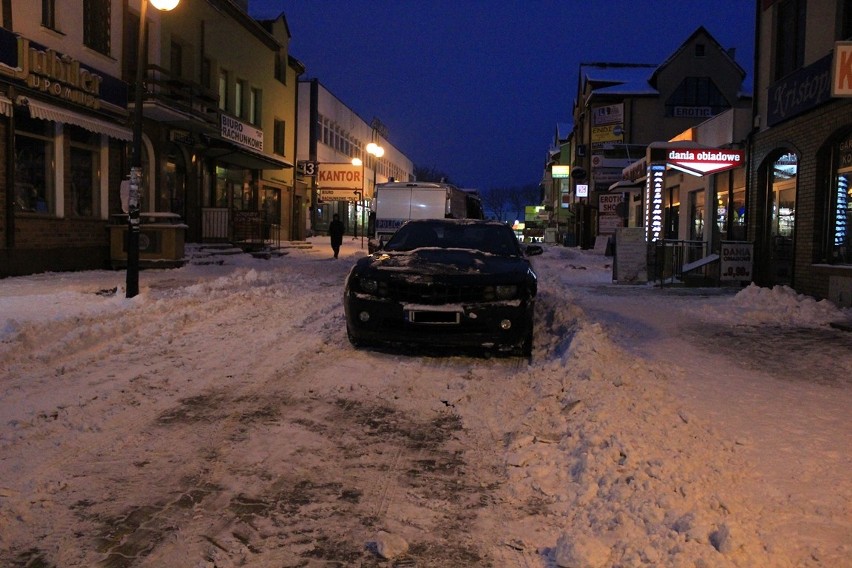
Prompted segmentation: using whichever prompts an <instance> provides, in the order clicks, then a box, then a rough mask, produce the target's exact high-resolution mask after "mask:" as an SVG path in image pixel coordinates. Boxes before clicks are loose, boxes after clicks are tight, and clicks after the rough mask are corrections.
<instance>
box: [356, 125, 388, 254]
mask: <svg viewBox="0 0 852 568" xmlns="http://www.w3.org/2000/svg"><path fill="white" fill-rule="evenodd" d="M367 153H368V154H370V155H371V156H373V196H375V195H376V170H377V169H378V168H377V167H376V166H377V163H376V161H377V160H378V159H379V158H381V157H382V156H384V155H385V149H384V148H382V147H381V146H379V145H378V144H376V143H375V142H370V143H369V144H367ZM361 248H364V247H363V246H362V247H361Z"/></svg>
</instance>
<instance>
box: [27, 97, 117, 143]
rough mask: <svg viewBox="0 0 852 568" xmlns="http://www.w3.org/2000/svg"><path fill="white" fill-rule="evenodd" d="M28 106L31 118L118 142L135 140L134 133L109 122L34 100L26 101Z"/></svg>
mask: <svg viewBox="0 0 852 568" xmlns="http://www.w3.org/2000/svg"><path fill="white" fill-rule="evenodd" d="M26 105H27V107H28V108H29V109H30V116H32V117H33V118H40V119H41V120H52V121H54V122H64V123H66V124H73V125H75V126H79V127H81V128H85V129H86V130H88V131H90V132H95V133H97V134H106V135H107V136H109V137H111V138H117V139H118V140H133V131H132V130H130V129H129V128H126V127H124V126H121V125H119V124H114V123H111V122H107V121H105V120H101V119H99V118H95V117H93V116H86V115H84V114H80V113H77V112H73V111H70V110H67V109H64V108H60V107H58V106H54V105H52V104H48V103H45V102H41V101H36V100H33V99H26Z"/></svg>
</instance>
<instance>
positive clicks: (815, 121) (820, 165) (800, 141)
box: [748, 99, 852, 298]
mask: <svg viewBox="0 0 852 568" xmlns="http://www.w3.org/2000/svg"><path fill="white" fill-rule="evenodd" d="M849 130H852V99H842V100H836V101H832V102H831V103H828V104H826V105H823V106H821V107H819V108H818V109H816V110H813V111H811V112H808V113H807V114H804V115H802V116H799V117H796V118H793V119H791V120H789V121H787V122H785V123H783V124H780V125H777V126H774V127H772V128H770V129H768V130H766V131H764V132H760V133H758V134H757V135H756V136H755V140H754V145H753V149H752V150H753V151H752V154H751V155H750V156H749V159H750V160H751V164H752V168H751V175H750V177H749V180H748V181H749V190H748V192H749V196H748V208H749V209H748V210H749V239H751V240H754V241H755V243H757V246H758V250H759V251H760V255H759V257H758V258H757V263H758V266H757V270H756V272H757V281H758V283H760V284H764V285H766V284H771V283H772V281H771V278H770V275H769V274H768V271H769V268H768V259H767V252H768V243H766V242H761V241H763V240H765V239H763V237H764V231H765V223H766V221H767V215H766V211H765V209H766V208H765V206H764V204H765V200H766V179H767V178H766V172H765V167H766V166H767V164H764V162H767V161H768V160H769V159H770V156H772V157H773V158H774V156H773V154H774V153H775V152H777V151H778V150H779V149H782V148H783V149H786V150H790V151H794V152H795V153H796V154H798V156H799V163H798V171H797V191H796V226H795V241H794V247H795V249H794V252H793V254H794V265H793V287H794V288H795V289H796V290H797V291H798V292H801V293H804V294H808V295H810V296H815V297H817V298H825V297H827V296H828V277H829V275H830V274H847V275H849V276H852V270H850V269H848V268H844V267H829V266H825V265H823V264H824V263H825V259H824V258H823V256H824V251H825V240H826V230H827V227H826V221H825V216H826V211H827V207H828V198H829V196H828V188H829V187H830V183H831V180H832V179H833V176H834V172H833V171H831V168H830V148H831V145H832V144H833V143H835V142H836V140H837V136H838V135H841V134H843V133H846V134H848V132H849ZM762 166H763V167H764V171H761V167H762ZM814 265H823V266H816V267H815V266H814Z"/></svg>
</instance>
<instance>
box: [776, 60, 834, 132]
mask: <svg viewBox="0 0 852 568" xmlns="http://www.w3.org/2000/svg"><path fill="white" fill-rule="evenodd" d="M831 63H832V55H831V54H828V55H826V56H825V57H823V58H822V59H819V60H817V61H815V62H814V63H812V64H810V65H808V66H807V67H802V68H801V69H799V70H798V71H795V72H793V73H791V74H790V75H788V76H787V77H784V78H783V79H782V80H780V81H778V82H777V83H774V84H772V85H770V86H769V89H768V91H769V98H768V103H769V107H768V109H767V113H766V124H767V126H775V125H776V124H778V123H779V122H781V121H783V120H787V119H788V118H793V117H794V116H796V115H799V114H802V113H803V112H805V111H808V110H810V109H812V108H815V107H816V106H818V105H821V104H822V103H824V102H826V101H828V100H830V99H831Z"/></svg>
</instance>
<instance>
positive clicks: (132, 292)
mask: <svg viewBox="0 0 852 568" xmlns="http://www.w3.org/2000/svg"><path fill="white" fill-rule="evenodd" d="M149 1H150V2H151V4H152V5H153V6H154V8H156V9H157V10H163V11H169V10H172V9H174V8H175V7H176V6H177V5H178V3H179V2H180V0H140V7H139V42H138V43H137V47H136V85H135V86H134V106H133V146H132V149H131V151H132V154H131V158H130V184H129V185H130V188H129V192H128V197H127V281H126V285H125V288H126V297H128V298H133V297H134V296H136V295H137V294H138V293H139V233H140V227H139V194H140V190H141V188H142V95H143V92H142V90H143V86H142V82H143V81H144V79H145V67H146V66H147V63H148V57H147V47H148V46H147V42H146V41H145V40H146V38H145V28H146V24H147V22H146V21H145V19H146V16H147V12H148V2H149Z"/></svg>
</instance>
